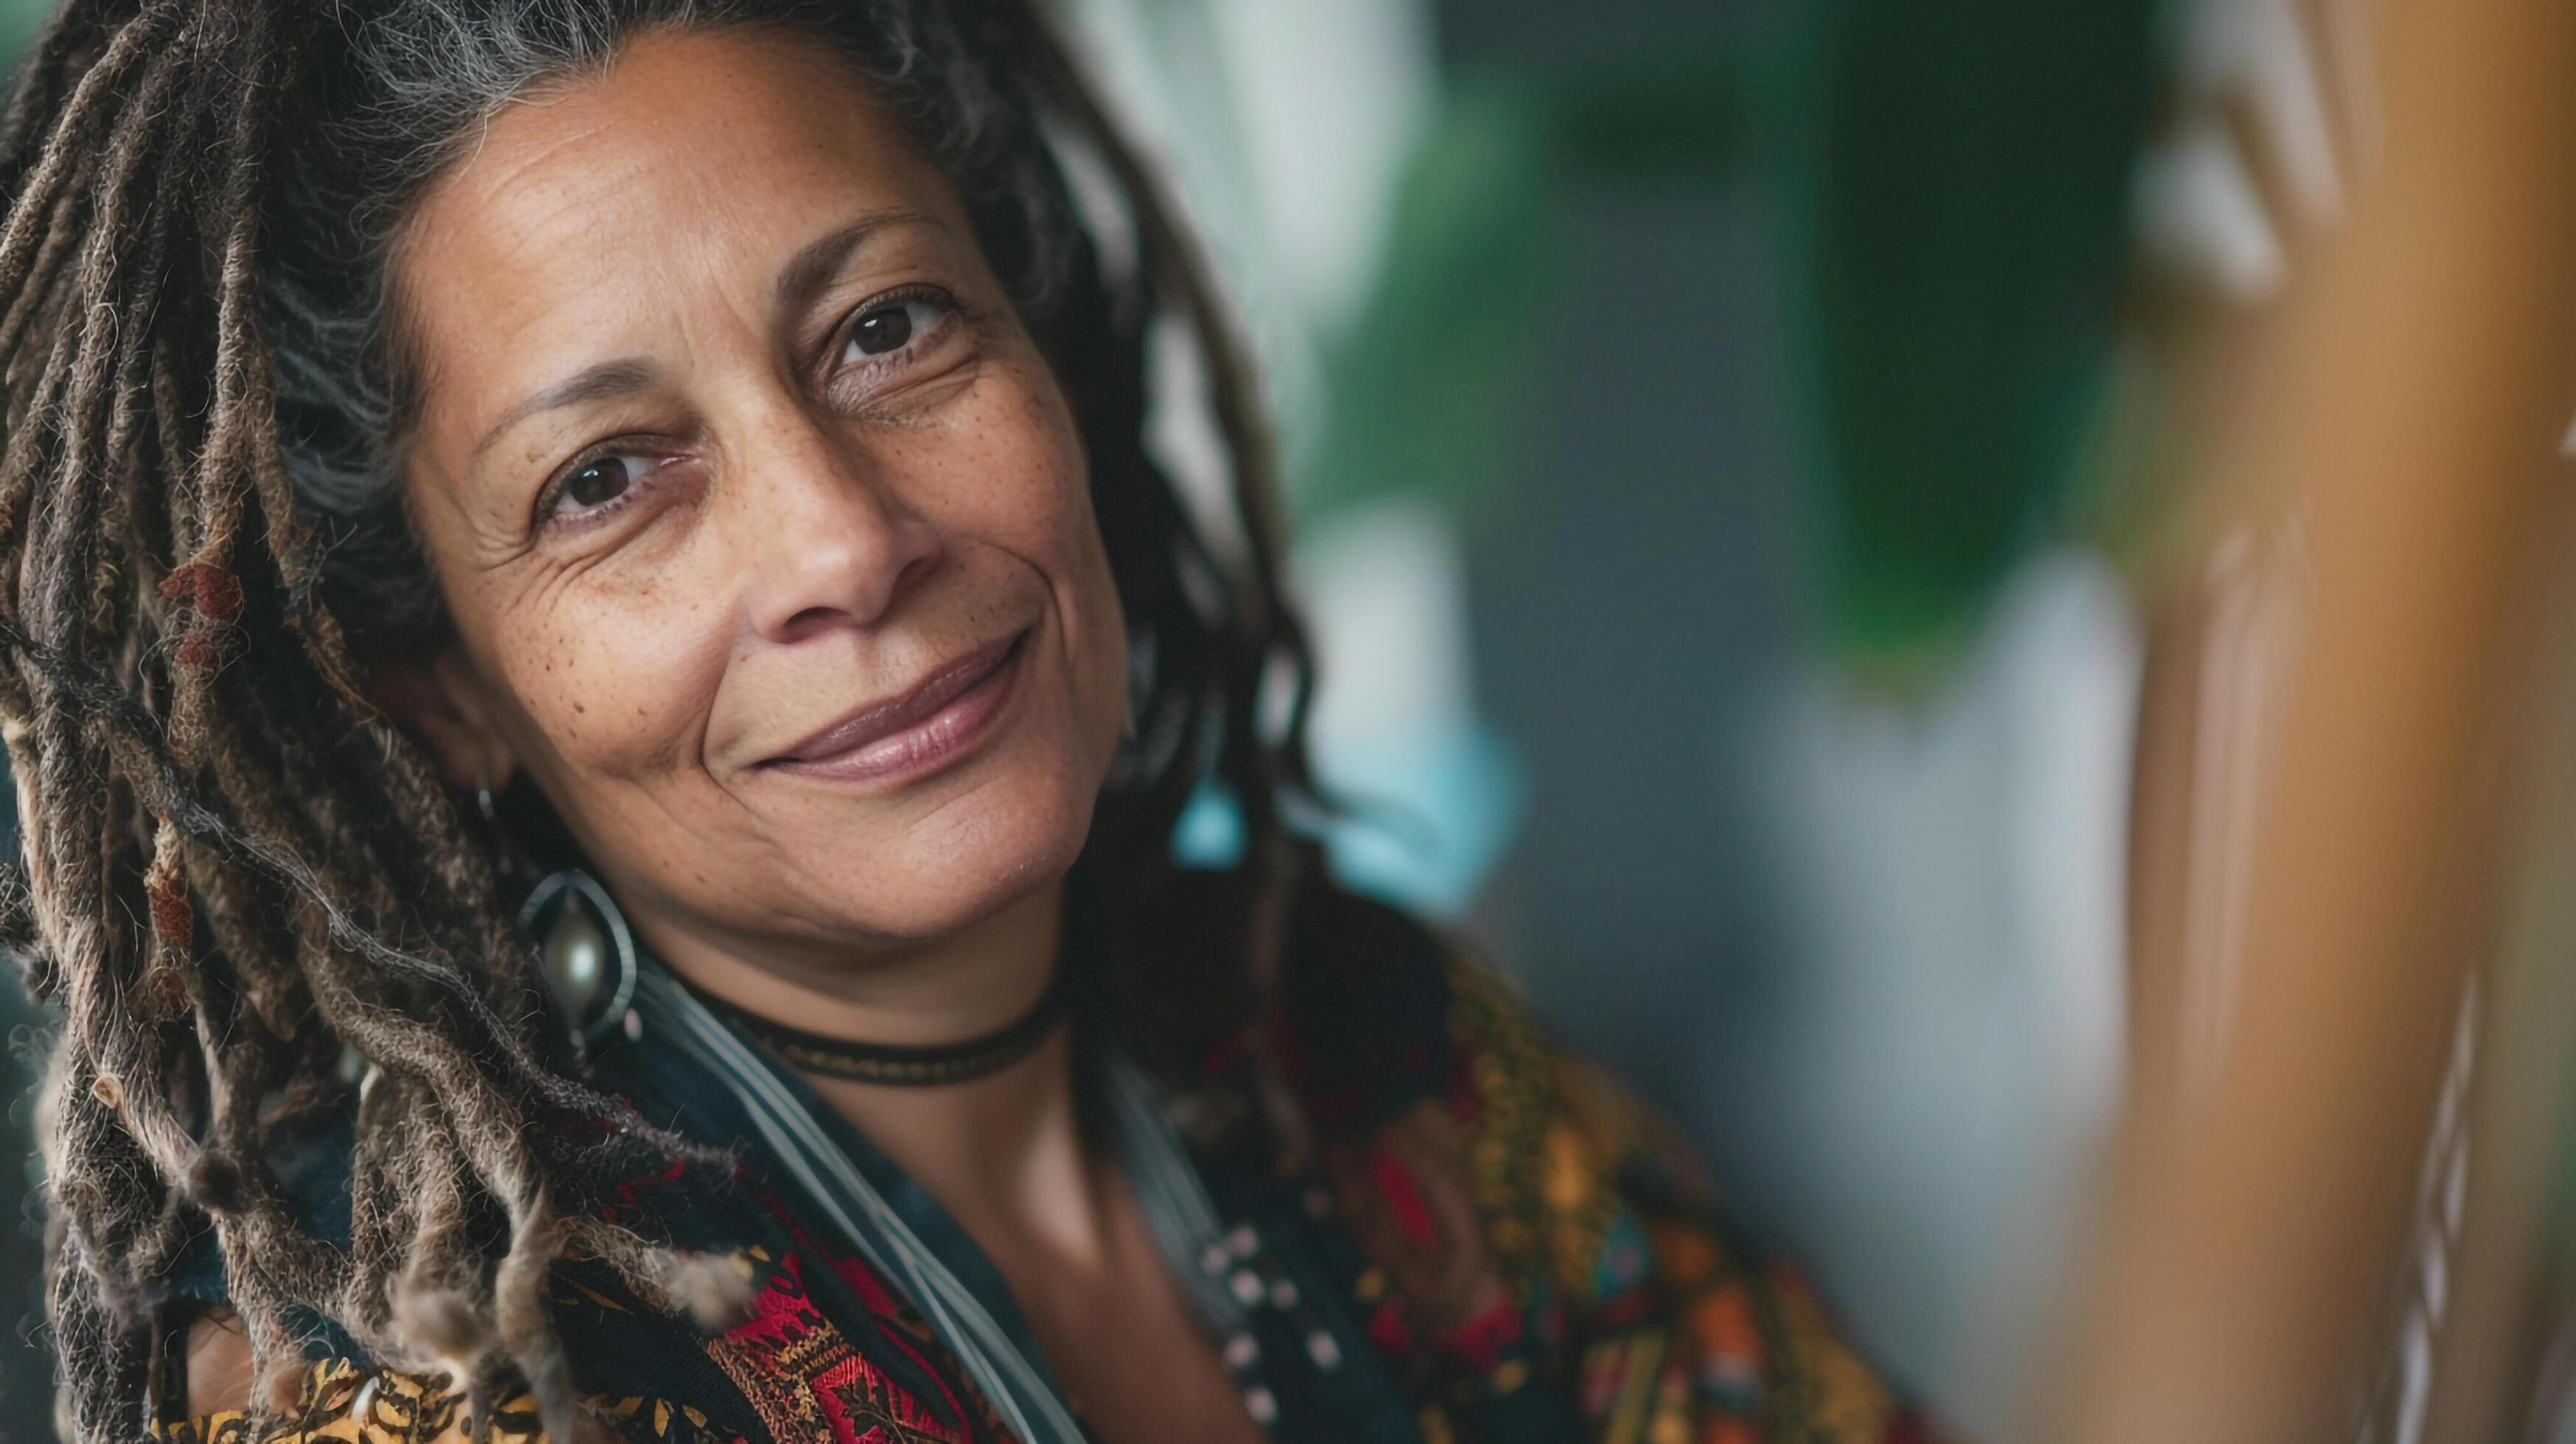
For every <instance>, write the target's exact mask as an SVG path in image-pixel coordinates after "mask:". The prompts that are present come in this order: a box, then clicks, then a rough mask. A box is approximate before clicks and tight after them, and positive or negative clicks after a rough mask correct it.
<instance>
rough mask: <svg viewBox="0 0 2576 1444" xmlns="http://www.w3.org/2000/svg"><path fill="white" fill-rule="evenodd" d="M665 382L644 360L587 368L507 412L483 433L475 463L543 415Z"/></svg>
mask: <svg viewBox="0 0 2576 1444" xmlns="http://www.w3.org/2000/svg"><path fill="white" fill-rule="evenodd" d="M661 379H662V368H661V367H659V366H657V365H655V364H654V363H653V362H651V361H648V360H644V359H642V358H640V357H634V356H626V357H620V358H619V359H617V360H614V361H602V362H600V363H599V364H598V365H596V366H585V367H583V368H582V369H581V370H579V371H576V372H574V373H573V374H572V375H571V376H569V377H566V378H565V379H563V380H561V381H558V382H556V383H555V384H553V385H552V386H548V387H546V388H545V389H544V390H542V391H539V392H536V393H535V394H534V395H531V396H529V397H527V398H526V399H524V400H522V401H520V402H519V404H518V405H516V406H513V407H511V408H510V409H509V410H508V411H506V412H503V413H502V415H501V419H500V420H499V421H496V422H494V423H493V424H492V429H491V430H489V431H486V432H484V433H483V439H482V440H481V441H478V442H476V443H474V456H475V459H476V460H480V459H482V456H483V453H485V452H487V451H489V450H491V449H492V447H493V445H494V444H495V443H497V442H499V441H500V439H501V438H502V437H503V436H505V435H507V434H508V433H509V430H510V428H511V427H513V426H516V425H518V424H519V423H520V422H522V421H525V420H527V419H528V418H529V417H531V416H535V415H537V414H538V413H540V412H545V411H555V410H559V409H561V408H563V407H566V406H580V405H583V404H585V403H588V402H592V401H604V400H607V399H608V398H610V397H612V396H632V395H634V394H635V393H636V392H638V391H643V390H646V389H648V388H650V387H651V386H652V385H653V384H654V383H655V382H657V381H659V380H661Z"/></svg>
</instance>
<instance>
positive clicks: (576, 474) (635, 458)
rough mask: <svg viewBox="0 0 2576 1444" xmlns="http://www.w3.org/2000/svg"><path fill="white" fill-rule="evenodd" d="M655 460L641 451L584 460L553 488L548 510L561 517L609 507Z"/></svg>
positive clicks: (627, 490) (642, 476) (638, 480)
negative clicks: (553, 494)
mask: <svg viewBox="0 0 2576 1444" xmlns="http://www.w3.org/2000/svg"><path fill="white" fill-rule="evenodd" d="M656 460H657V458H655V457H652V456H648V455H645V454H643V453H640V452H617V453H613V454H611V455H608V456H600V457H594V458H592V459H591V460H589V461H585V462H583V463H582V464H581V465H579V466H577V467H574V468H573V469H572V470H571V471H569V472H567V473H565V474H564V479H563V484H562V485H560V486H558V487H556V488H555V496H554V504H553V505H552V506H550V507H548V508H547V510H548V511H549V512H551V513H553V514H554V515H557V516H561V515H564V514H566V513H570V512H584V511H595V510H597V509H599V508H601V507H604V506H607V505H610V504H611V503H613V502H615V501H617V500H618V499H619V498H621V497H623V496H625V495H626V493H627V492H629V491H631V490H633V489H634V487H635V485H636V483H638V482H640V481H642V480H643V479H644V475H645V473H646V472H648V471H651V470H652V469H653V466H654V463H655V461H656Z"/></svg>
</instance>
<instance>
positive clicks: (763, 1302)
mask: <svg viewBox="0 0 2576 1444" xmlns="http://www.w3.org/2000/svg"><path fill="white" fill-rule="evenodd" d="M707 1353H708V1354H709V1355H710V1356H711V1357H712V1358H713V1359H714V1360H715V1362H716V1365H717V1367H719V1368H721V1369H723V1370H724V1372H725V1375H726V1377H728V1378H730V1379H732V1380H733V1382H734V1386H735V1387H736V1388H738V1389H740V1390H742V1393H743V1397H744V1398H745V1399H748V1400H749V1401H750V1402H751V1406H752V1408H753V1409H754V1410H756V1411H757V1412H758V1413H759V1415H760V1418H761V1422H762V1423H764V1424H766V1425H768V1426H769V1432H770V1434H771V1435H772V1437H774V1438H777V1439H781V1440H788V1439H795V1440H813V1439H829V1440H833V1441H836V1444H964V1440H965V1438H966V1435H965V1434H964V1433H963V1432H962V1431H961V1430H958V1429H955V1428H952V1427H950V1426H949V1425H947V1424H944V1423H942V1422H941V1421H940V1420H939V1419H938V1418H936V1417H935V1416H933V1415H932V1414H931V1412H930V1411H929V1410H927V1409H925V1408H923V1407H922V1406H921V1402H920V1401H919V1400H917V1399H915V1398H913V1397H912V1395H911V1394H909V1393H907V1392H905V1391H904V1390H903V1389H902V1388H901V1387H900V1386H898V1385H897V1384H896V1383H895V1382H894V1381H893V1380H892V1379H889V1378H887V1377H886V1376H885V1374H884V1373H883V1372H882V1371H880V1370H879V1369H878V1368H877V1367H876V1366H875V1365H874V1364H871V1363H869V1362H868V1361H867V1359H866V1358H865V1357H864V1356H862V1355H861V1354H860V1353H859V1352H858V1350H856V1349H854V1348H852V1347H851V1346H850V1342H849V1340H848V1339H845V1338H843V1337H842V1336H841V1332H840V1330H838V1329H836V1328H834V1327H833V1326H832V1324H831V1321H830V1320H828V1319H826V1318H825V1317H824V1316H823V1312H822V1310H821V1309H819V1308H817V1307H816V1306H815V1304H814V1301H813V1299H811V1298H810V1297H808V1296H807V1295H806V1292H805V1285H804V1264H803V1261H802V1260H801V1259H800V1258H799V1257H798V1256H797V1255H795V1254H792V1253H791V1254H789V1255H788V1256H787V1257H786V1258H784V1259H782V1260H780V1261H779V1267H778V1268H777V1269H776V1270H775V1271H774V1272H772V1273H771V1275H770V1277H769V1280H768V1283H767V1285H766V1286H765V1287H763V1288H762V1289H761V1290H760V1292H759V1293H757V1294H754V1295H753V1296H752V1300H751V1312H750V1317H748V1318H746V1319H744V1320H743V1321H742V1322H741V1323H739V1324H737V1325H735V1326H734V1327H733V1328H731V1329H728V1330H726V1331H725V1333H724V1334H723V1335H722V1336H721V1337H719V1338H715V1339H710V1340H708V1341H707Z"/></svg>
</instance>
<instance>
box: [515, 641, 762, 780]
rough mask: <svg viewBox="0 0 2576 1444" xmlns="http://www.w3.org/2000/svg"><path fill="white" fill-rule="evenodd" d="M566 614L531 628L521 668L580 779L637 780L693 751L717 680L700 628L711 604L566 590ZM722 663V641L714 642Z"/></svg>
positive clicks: (534, 702)
mask: <svg viewBox="0 0 2576 1444" xmlns="http://www.w3.org/2000/svg"><path fill="white" fill-rule="evenodd" d="M564 602H565V605H564V606H562V607H561V608H559V609H558V615H556V616H555V617H553V618H550V619H549V622H548V623H547V624H546V625H544V626H542V627H538V628H531V629H529V630H528V631H527V632H526V633H525V634H524V635H526V636H528V637H529V638H530V639H531V641H532V642H533V643H534V645H532V646H531V647H530V648H529V649H528V652H527V654H526V656H525V657H524V659H523V661H522V663H521V664H520V665H519V666H518V667H516V668H513V669H512V671H513V672H514V674H515V675H514V684H513V685H514V690H516V692H517V693H518V695H519V697H520V698H521V699H522V706H523V707H524V708H525V709H526V711H527V712H528V714H529V718H530V721H531V722H532V723H533V724H534V725H535V727H536V729H537V730H538V732H539V733H540V734H541V735H542V736H544V737H545V739H546V740H547V743H548V744H549V747H550V750H552V751H553V752H554V753H556V755H557V756H558V757H560V758H561V759H562V762H563V764H564V766H565V767H566V768H567V769H568V770H569V771H570V772H571V774H572V775H571V776H569V777H567V778H566V779H565V780H566V781H567V782H568V783H571V784H573V785H575V786H578V785H580V782H581V780H582V777H583V775H584V774H597V775H599V776H601V777H606V778H617V779H621V780H634V779H637V778H639V777H644V776H649V775H651V774H654V773H657V772H666V771H669V770H670V769H672V768H673V767H675V766H676V765H678V764H679V763H680V762H681V761H682V760H684V759H685V758H686V757H687V756H688V755H689V751H690V749H689V747H688V741H689V739H690V738H692V737H694V736H695V735H696V733H697V729H696V728H695V727H693V726H691V725H690V722H691V719H692V718H693V717H702V716H704V715H705V712H706V708H705V707H704V706H703V705H698V706H695V707H694V710H693V703H703V702H704V701H705V700H706V698H707V696H708V695H709V693H710V692H711V690H712V680H713V679H712V677H710V676H709V675H708V674H709V668H708V666H707V664H706V662H705V660H704V659H705V657H706V656H707V654H708V652H709V650H710V649H709V648H708V647H707V646H705V645H703V642H704V639H701V638H698V637H696V636H695V634H694V628H695V627H696V626H698V625H701V624H702V623H703V620H704V616H705V615H706V614H705V611H704V608H703V605H702V604H683V605H668V604H666V605H662V606H653V605H649V604H645V602H644V600H643V599H642V598H641V597H634V596H625V597H618V598H613V599H612V598H601V597H587V596H585V597H566V598H565V599H564ZM713 650H714V653H715V656H716V658H717V664H716V669H715V670H716V672H717V673H718V674H720V672H721V658H722V647H721V643H720V641H719V644H718V645H717V646H716V647H715V648H714V649H713Z"/></svg>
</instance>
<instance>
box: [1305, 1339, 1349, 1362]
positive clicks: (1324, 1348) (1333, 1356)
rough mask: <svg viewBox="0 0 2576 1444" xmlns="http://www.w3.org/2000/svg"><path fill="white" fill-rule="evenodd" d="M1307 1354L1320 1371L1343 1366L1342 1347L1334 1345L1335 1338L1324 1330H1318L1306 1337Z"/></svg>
mask: <svg viewBox="0 0 2576 1444" xmlns="http://www.w3.org/2000/svg"><path fill="white" fill-rule="evenodd" d="M1306 1353H1307V1355H1308V1357H1310V1358H1312V1359H1313V1360H1314V1361H1315V1367H1316V1368H1318V1369H1333V1368H1339V1367H1340V1366H1341V1362H1342V1346H1341V1345H1339V1344H1337V1343H1334V1342H1333V1336H1332V1335H1330V1334H1328V1333H1325V1332H1324V1331H1323V1330H1322V1329H1317V1330H1316V1331H1315V1332H1313V1333H1311V1334H1308V1335H1307V1336H1306Z"/></svg>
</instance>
